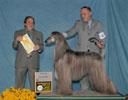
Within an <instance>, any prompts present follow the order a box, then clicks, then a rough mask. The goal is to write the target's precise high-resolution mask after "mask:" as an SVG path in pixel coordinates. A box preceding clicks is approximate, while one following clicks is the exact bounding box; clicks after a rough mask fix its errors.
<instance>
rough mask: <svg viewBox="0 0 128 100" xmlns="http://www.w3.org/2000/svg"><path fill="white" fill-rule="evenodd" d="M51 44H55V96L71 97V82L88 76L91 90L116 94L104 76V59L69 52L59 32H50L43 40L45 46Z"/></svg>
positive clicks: (92, 55) (109, 81)
mask: <svg viewBox="0 0 128 100" xmlns="http://www.w3.org/2000/svg"><path fill="white" fill-rule="evenodd" d="M52 42H55V50H54V67H55V68H54V70H55V79H56V90H55V93H56V94H58V95H72V81H79V80H81V79H82V78H84V77H85V76H88V79H89V83H90V86H91V88H92V89H93V90H96V91H99V92H102V93H109V94H115V93H117V89H116V87H115V85H114V84H113V82H112V81H111V80H110V79H109V77H108V76H107V74H106V70H105V63H104V58H103V57H102V56H101V55H100V54H98V53H95V52H77V51H73V50H71V49H70V47H69V45H68V44H67V42H66V40H65V38H64V36H63V35H62V34H61V33H60V32H52V34H51V36H50V37H49V38H48V39H46V40H45V43H47V44H49V43H52Z"/></svg>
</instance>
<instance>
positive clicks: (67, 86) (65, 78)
mask: <svg viewBox="0 0 128 100" xmlns="http://www.w3.org/2000/svg"><path fill="white" fill-rule="evenodd" d="M71 75H72V74H71V70H70V66H68V65H66V64H65V65H63V66H62V71H61V83H60V86H61V94H62V95H72V76H71Z"/></svg>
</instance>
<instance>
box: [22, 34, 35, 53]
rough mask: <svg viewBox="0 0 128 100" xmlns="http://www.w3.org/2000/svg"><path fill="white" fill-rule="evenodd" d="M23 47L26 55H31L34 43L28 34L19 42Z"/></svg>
mask: <svg viewBox="0 0 128 100" xmlns="http://www.w3.org/2000/svg"><path fill="white" fill-rule="evenodd" d="M20 42H21V44H22V45H23V47H24V48H25V50H26V52H27V54H29V53H31V52H32V51H33V50H34V46H35V45H34V43H33V42H32V40H31V39H30V37H29V36H28V34H25V35H23V39H22V40H21V41H20Z"/></svg>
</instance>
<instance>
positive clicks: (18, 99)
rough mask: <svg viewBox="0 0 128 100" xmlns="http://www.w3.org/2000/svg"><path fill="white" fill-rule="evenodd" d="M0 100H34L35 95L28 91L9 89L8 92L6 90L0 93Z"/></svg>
mask: <svg viewBox="0 0 128 100" xmlns="http://www.w3.org/2000/svg"><path fill="white" fill-rule="evenodd" d="M0 100H36V94H35V92H32V91H31V90H30V89H20V88H18V89H15V88H13V87H11V89H10V91H9V89H6V91H3V92H2V93H1V96H0Z"/></svg>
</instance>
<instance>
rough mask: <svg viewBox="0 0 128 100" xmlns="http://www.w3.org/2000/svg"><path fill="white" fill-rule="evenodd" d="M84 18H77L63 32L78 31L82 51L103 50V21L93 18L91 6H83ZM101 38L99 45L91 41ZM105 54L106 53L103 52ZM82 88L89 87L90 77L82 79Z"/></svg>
mask: <svg viewBox="0 0 128 100" xmlns="http://www.w3.org/2000/svg"><path fill="white" fill-rule="evenodd" d="M81 18H82V20H77V21H76V23H75V25H74V26H73V27H72V28H71V29H69V30H68V31H66V32H65V33H63V35H64V37H70V36H73V35H75V34H76V33H78V46H77V50H78V51H82V52H97V53H104V52H101V50H103V48H104V44H105V40H106V37H105V34H104V32H103V27H102V24H101V22H99V21H96V20H94V19H92V11H91V8H90V7H87V6H84V7H82V8H81ZM92 37H93V38H96V39H97V40H99V42H97V45H96V44H95V43H92V42H90V41H89V39H90V38H92ZM101 55H102V56H104V54H101ZM80 84H81V88H82V90H88V89H89V83H88V78H84V79H83V80H81V81H80Z"/></svg>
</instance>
